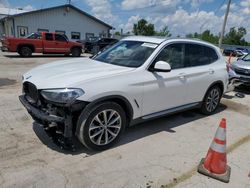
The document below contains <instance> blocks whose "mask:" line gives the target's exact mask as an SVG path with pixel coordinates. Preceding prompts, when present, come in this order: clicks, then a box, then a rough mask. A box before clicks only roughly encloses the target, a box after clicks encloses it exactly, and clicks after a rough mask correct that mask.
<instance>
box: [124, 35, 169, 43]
mask: <svg viewBox="0 0 250 188" xmlns="http://www.w3.org/2000/svg"><path fill="white" fill-rule="evenodd" d="M122 40H130V41H142V42H149V43H155V44H160V43H162V42H163V41H165V40H166V38H163V37H154V36H153V37H147V36H129V37H125V38H123V39H122Z"/></svg>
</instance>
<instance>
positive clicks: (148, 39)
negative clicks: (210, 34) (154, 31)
mask: <svg viewBox="0 0 250 188" xmlns="http://www.w3.org/2000/svg"><path fill="white" fill-rule="evenodd" d="M122 40H128V41H142V42H149V43H155V44H160V43H162V42H165V41H168V42H195V43H199V44H203V45H209V46H214V45H213V44H211V43H209V42H206V41H203V40H200V39H196V38H194V39H189V38H166V37H157V36H150V37H149V36H129V37H125V38H123V39H122ZM214 47H215V46H214Z"/></svg>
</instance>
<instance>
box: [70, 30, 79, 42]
mask: <svg viewBox="0 0 250 188" xmlns="http://www.w3.org/2000/svg"><path fill="white" fill-rule="evenodd" d="M72 33H79V39H74V40H80V39H81V32H78V31H71V35H70V38H71V39H73V38H72Z"/></svg>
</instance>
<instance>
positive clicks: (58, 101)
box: [19, 82, 87, 150]
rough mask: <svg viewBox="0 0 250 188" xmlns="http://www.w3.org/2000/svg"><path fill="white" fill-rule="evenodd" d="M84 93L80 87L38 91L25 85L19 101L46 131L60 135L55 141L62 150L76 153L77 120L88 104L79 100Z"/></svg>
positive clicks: (34, 87) (32, 86) (25, 83)
mask: <svg viewBox="0 0 250 188" xmlns="http://www.w3.org/2000/svg"><path fill="white" fill-rule="evenodd" d="M83 94H84V91H83V90H81V89H78V88H59V89H58V88H56V89H44V90H38V89H37V88H36V86H35V85H34V84H32V83H31V82H24V83H23V94H22V95H21V96H19V99H20V101H21V103H22V104H23V106H24V107H25V108H26V109H27V111H28V113H29V114H30V115H31V116H32V118H33V119H34V120H35V121H36V122H38V123H39V124H41V125H42V126H43V127H44V129H45V130H46V132H49V131H50V130H53V131H54V132H55V133H56V134H57V135H60V136H59V137H58V139H57V140H56V142H57V144H59V145H60V147H61V148H62V149H67V150H74V149H75V146H74V144H73V141H72V139H73V136H74V134H73V133H74V132H75V125H76V121H77V117H78V116H79V114H80V113H81V111H82V109H83V108H84V107H85V106H86V105H87V103H86V102H83V101H78V100H77V98H78V97H80V96H81V95H83ZM53 140H54V138H53Z"/></svg>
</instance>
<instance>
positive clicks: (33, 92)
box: [23, 82, 38, 103]
mask: <svg viewBox="0 0 250 188" xmlns="http://www.w3.org/2000/svg"><path fill="white" fill-rule="evenodd" d="M23 92H24V94H25V96H26V98H27V100H28V101H29V102H31V103H36V102H37V101H38V90H37V88H36V86H35V85H34V84H32V83H30V82H24V83H23Z"/></svg>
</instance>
